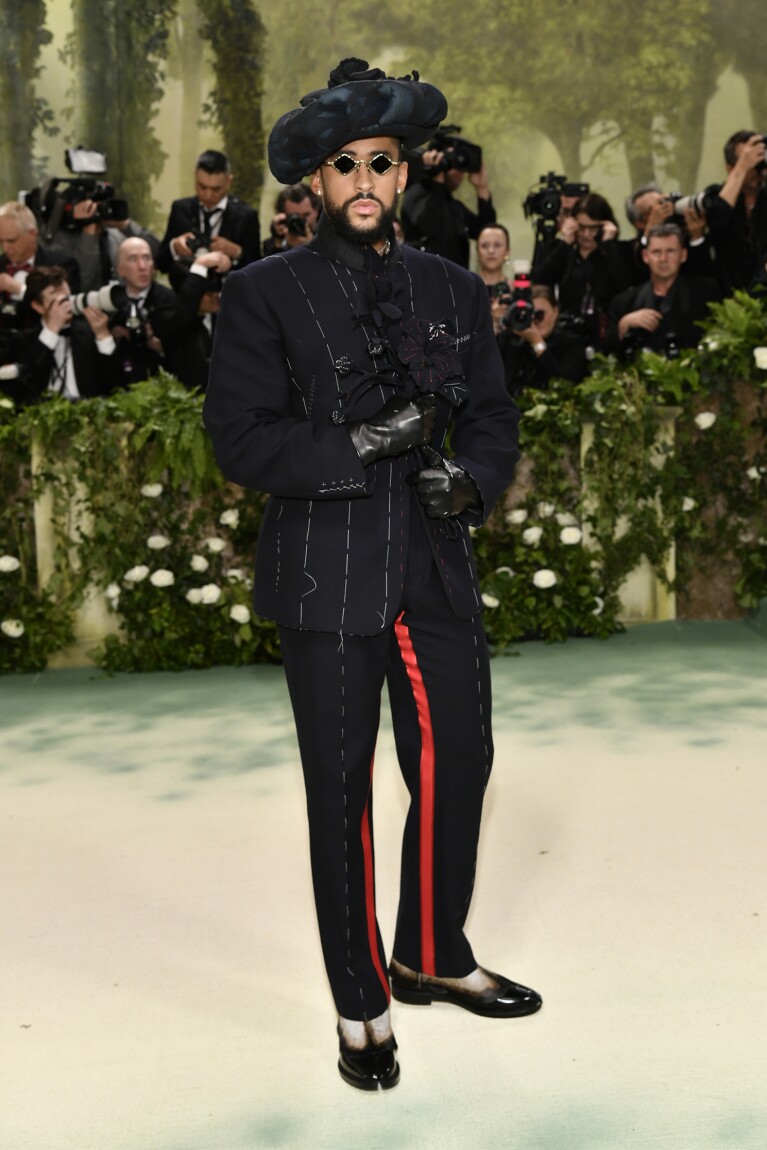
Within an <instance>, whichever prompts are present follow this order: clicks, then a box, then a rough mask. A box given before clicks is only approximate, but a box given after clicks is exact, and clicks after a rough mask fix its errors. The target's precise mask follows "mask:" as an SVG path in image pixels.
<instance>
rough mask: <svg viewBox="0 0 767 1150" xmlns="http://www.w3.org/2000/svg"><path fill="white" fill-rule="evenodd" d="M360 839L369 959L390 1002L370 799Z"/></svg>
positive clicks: (371, 766) (363, 817)
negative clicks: (383, 958)
mask: <svg viewBox="0 0 767 1150" xmlns="http://www.w3.org/2000/svg"><path fill="white" fill-rule="evenodd" d="M370 785H371V787H372V785H373V761H372V760H371V763H370ZM360 837H361V839H362V858H363V860H364V866H365V914H366V917H367V928H368V945H369V946H370V957H371V958H372V959H373V966H374V967H375V968H376V974H377V975H378V977H379V978H380V980H381V985H382V986H383V988H384V990H385V991H386V1000H387V1002H388V1001H390V998H391V991H390V989H389V979H388V978H387V977H386V975H385V974H384V972H383V967H382V966H381V956H380V954H379V953H378V928H377V925H376V891H375V875H374V873H373V842H372V839H371V835H370V799H368V801H367V802H366V803H365V809H364V811H363V812H362V822H361V824H360Z"/></svg>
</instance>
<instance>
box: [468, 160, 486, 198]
mask: <svg viewBox="0 0 767 1150" xmlns="http://www.w3.org/2000/svg"><path fill="white" fill-rule="evenodd" d="M469 183H470V184H473V185H474V187H475V188H476V190H477V195H478V196H479V198H480V199H481V200H489V199H490V184H489V182H488V178H487V168H486V167H485V161H484V160H483V161H482V167H481V168H480V169H479V171H478V172H469Z"/></svg>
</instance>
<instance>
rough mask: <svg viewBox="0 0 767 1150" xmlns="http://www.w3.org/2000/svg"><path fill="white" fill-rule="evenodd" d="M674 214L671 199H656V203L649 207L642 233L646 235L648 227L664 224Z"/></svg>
mask: <svg viewBox="0 0 767 1150" xmlns="http://www.w3.org/2000/svg"><path fill="white" fill-rule="evenodd" d="M673 214H674V205H673V204H672V203H671V200H667V199H664V200H658V202H657V203H656V204H653V206H652V207H651V208H650V210H649V212H648V213H647V222H646V223H645V226H644V234H645V235H647V233H648V232H649V230H650V228H657V227H660V225H661V224H666V223H668V221H669V220H670V219H671V217H672V216H673Z"/></svg>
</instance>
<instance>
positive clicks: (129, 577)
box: [123, 563, 149, 583]
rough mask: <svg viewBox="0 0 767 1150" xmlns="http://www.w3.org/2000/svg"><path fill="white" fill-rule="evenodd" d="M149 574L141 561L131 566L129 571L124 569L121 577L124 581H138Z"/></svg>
mask: <svg viewBox="0 0 767 1150" xmlns="http://www.w3.org/2000/svg"><path fill="white" fill-rule="evenodd" d="M148 574H149V568H148V567H145V566H144V564H143V563H139V565H138V566H137V567H131V569H130V571H126V572H125V574H124V575H123V579H124V580H125V582H126V583H140V582H141V580H142V579H146V577H147V575H148Z"/></svg>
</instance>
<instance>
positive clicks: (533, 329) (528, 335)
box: [516, 323, 546, 347]
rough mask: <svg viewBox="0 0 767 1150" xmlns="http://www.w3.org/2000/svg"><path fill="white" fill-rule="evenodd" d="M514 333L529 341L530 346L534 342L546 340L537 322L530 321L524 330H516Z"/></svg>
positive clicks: (526, 341)
mask: <svg viewBox="0 0 767 1150" xmlns="http://www.w3.org/2000/svg"><path fill="white" fill-rule="evenodd" d="M516 334H517V335H518V336H519V338H520V339H523V340H524V341H525V343H529V344H530V346H531V347H532V346H533V345H534V344H536V343H545V342H546V337H545V336H544V334H543V332H542V331H541V329H540V328H539V327H538V324H537V323H531V324H530V326H529V327H526V328H525V330H524V331H518V332H517V333H516Z"/></svg>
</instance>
